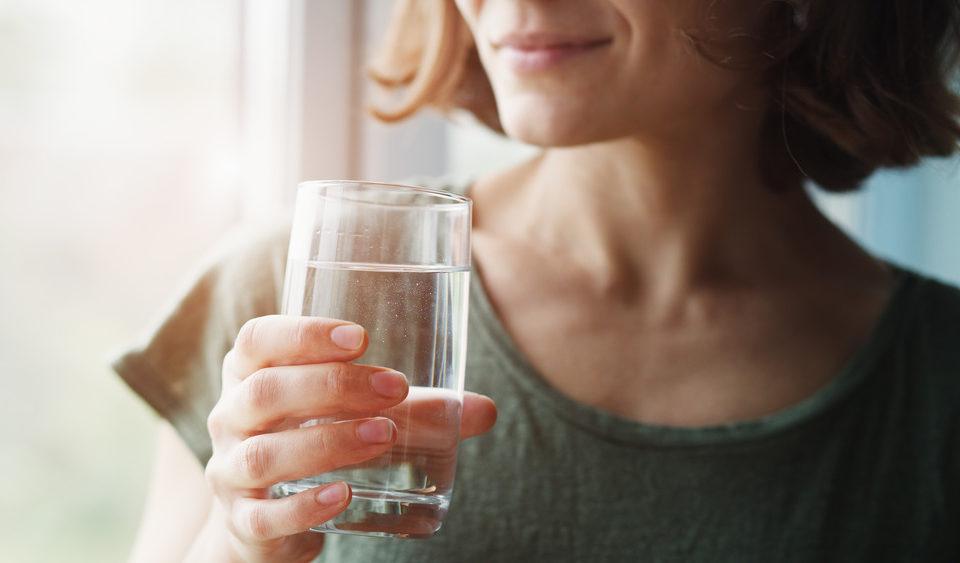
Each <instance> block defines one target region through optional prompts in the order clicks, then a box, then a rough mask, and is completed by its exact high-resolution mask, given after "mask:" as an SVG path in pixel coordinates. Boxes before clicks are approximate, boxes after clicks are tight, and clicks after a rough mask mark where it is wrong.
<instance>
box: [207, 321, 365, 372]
mask: <svg viewBox="0 0 960 563" xmlns="http://www.w3.org/2000/svg"><path fill="white" fill-rule="evenodd" d="M366 347H367V335H366V332H365V331H364V330H363V328H362V327H360V326H359V325H355V324H351V323H348V322H346V321H340V320H336V319H325V318H320V317H291V316H283V315H271V316H267V317H258V318H255V319H251V320H249V321H247V322H246V323H245V324H244V325H243V327H242V328H241V329H240V333H239V334H238V335H237V339H236V342H235V343H234V346H233V350H231V351H230V353H229V354H227V357H226V358H225V360H224V374H225V375H226V374H227V373H230V374H231V375H232V376H233V377H235V378H236V379H238V380H242V379H244V378H246V377H247V376H249V375H250V374H252V373H253V372H255V371H257V370H259V369H261V368H265V367H270V366H278V365H303V364H320V363H325V362H349V361H351V360H355V359H357V358H359V357H360V356H361V355H363V352H364V351H365V350H366Z"/></svg>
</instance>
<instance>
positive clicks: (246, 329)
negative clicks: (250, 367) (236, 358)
mask: <svg viewBox="0 0 960 563" xmlns="http://www.w3.org/2000/svg"><path fill="white" fill-rule="evenodd" d="M262 332H263V318H262V317H257V318H254V319H250V320H249V321H247V322H245V323H243V326H241V327H240V332H238V333H237V339H236V341H235V342H234V344H233V348H234V350H236V351H237V353H239V354H247V353H249V352H251V351H253V350H255V349H256V348H257V346H258V345H259V343H260V339H261V334H262Z"/></svg>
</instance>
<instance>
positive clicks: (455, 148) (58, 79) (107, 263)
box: [0, 0, 960, 562]
mask: <svg viewBox="0 0 960 563" xmlns="http://www.w3.org/2000/svg"><path fill="white" fill-rule="evenodd" d="M390 4H391V2H390V0H354V1H350V0H204V1H202V2H197V1H192V0H163V1H159V0H87V1H86V2H68V1H66V0H0V264H2V268H3V270H2V275H0V360H2V362H3V371H2V374H0V438H2V444H3V452H4V455H3V462H2V463H0V483H2V487H0V561H10V562H34V561H38V562H39V561H60V560H69V561H78V562H79V561H84V562H85V561H90V562H104V561H118V560H122V559H123V558H124V557H125V554H126V552H127V550H128V549H129V547H130V544H131V542H132V540H133V534H134V531H135V528H136V525H137V520H138V517H139V511H140V509H141V504H142V501H143V498H144V491H145V486H146V482H147V479H148V476H149V475H148V473H149V466H150V464H151V461H152V459H151V457H152V448H153V440H154V425H155V418H154V415H153V413H152V412H151V411H150V410H149V409H148V407H146V405H145V404H143V403H141V402H140V401H139V399H137V398H136V397H135V396H134V395H133V394H131V393H130V392H129V391H128V390H127V389H126V388H125V387H124V385H123V384H122V383H121V382H120V380H119V379H118V378H117V377H116V376H114V375H113V374H112V372H111V371H110V370H109V368H108V362H109V360H110V359H111V357H112V356H113V355H114V354H116V353H117V352H119V351H120V350H121V349H122V348H123V347H124V346H126V345H128V344H130V343H131V342H134V341H135V340H136V339H137V337H138V335H140V334H141V333H142V331H143V330H144V329H145V327H147V326H148V325H149V323H150V322H151V320H152V319H153V318H154V315H156V313H157V312H158V311H159V310H160V309H161V308H162V306H163V305H164V304H165V303H166V302H167V300H169V299H170V298H171V296H172V295H173V294H175V293H176V291H177V289H178V288H179V287H180V286H181V284H182V283H183V282H184V281H185V280H186V278H187V277H188V276H189V274H190V273H191V271H193V270H194V268H196V267H197V264H198V263H199V261H200V259H201V257H202V256H203V255H204V253H206V252H208V251H209V250H210V249H211V247H212V246H213V244H214V243H215V242H216V241H217V240H218V238H220V237H221V236H223V234H224V233H225V232H226V231H227V229H228V228H229V227H231V226H233V225H235V224H237V223H239V222H242V221H247V220H253V219H256V218H257V217H258V216H262V215H263V214H266V213H269V212H273V211H276V212H279V213H284V210H285V208H286V206H288V205H289V204H290V203H291V201H292V195H293V190H294V187H295V185H296V183H297V181H299V180H301V179H317V178H346V177H353V178H366V179H381V180H397V179H404V178H409V177H411V176H415V175H438V174H446V173H451V174H455V175H459V176H463V175H466V176H475V175H477V174H480V173H482V172H484V171H486V170H490V169H494V168H498V167H502V166H506V165H509V164H510V163H512V162H515V161H517V160H521V159H523V158H525V157H527V156H529V155H530V154H532V153H533V152H534V151H533V149H532V148H530V147H525V146H521V145H517V144H515V143H510V142H507V141H505V140H503V139H500V138H498V137H496V136H494V135H492V134H490V133H487V132H485V131H484V130H483V129H481V128H479V127H478V126H476V125H474V124H472V123H471V122H470V121H468V120H462V122H458V123H450V122H448V121H445V120H443V119H441V118H440V117H438V116H436V115H423V116H420V117H418V118H416V119H414V120H412V121H410V122H407V123H405V124H403V125H400V126H390V127H388V126H384V125H379V124H376V123H374V122H372V121H371V120H370V119H368V118H366V117H365V115H364V112H363V100H364V98H365V97H366V95H367V92H366V88H367V86H366V84H365V80H364V75H363V73H362V62H363V61H364V60H365V59H366V58H367V56H368V53H369V50H370V47H371V46H372V45H374V44H376V41H377V40H378V38H379V37H380V34H381V33H382V30H383V27H384V24H385V21H386V19H387V18H388V16H389V11H390ZM818 201H820V203H821V204H822V206H823V207H824V208H825V209H826V210H827V212H828V213H829V214H830V215H831V217H833V218H834V219H835V220H836V221H837V222H838V223H840V224H841V225H842V226H843V227H844V228H845V229H847V230H848V231H849V232H850V233H852V234H853V235H854V236H855V237H857V238H858V239H860V240H861V241H862V242H863V243H864V244H866V245H867V246H868V247H870V248H871V249H873V250H874V251H875V252H877V253H879V254H881V255H884V256H887V257H889V258H891V259H893V260H895V261H898V262H900V263H902V264H905V265H907V266H911V267H914V268H917V269H919V270H921V271H924V272H927V273H929V274H931V275H935V276H937V277H940V278H943V279H946V280H950V281H952V282H954V283H960V221H958V215H960V162H958V161H956V160H942V161H935V162H929V163H926V164H925V165H923V166H921V167H918V168H917V169H914V170H910V171H905V172H896V173H883V174H879V175H877V176H876V177H875V178H874V179H873V180H872V181H871V182H870V184H869V186H868V187H867V189H865V190H864V191H863V192H861V193H859V194H856V195H849V196H842V197H837V196H833V197H824V196H820V195H818Z"/></svg>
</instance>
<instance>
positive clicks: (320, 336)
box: [293, 317, 327, 349]
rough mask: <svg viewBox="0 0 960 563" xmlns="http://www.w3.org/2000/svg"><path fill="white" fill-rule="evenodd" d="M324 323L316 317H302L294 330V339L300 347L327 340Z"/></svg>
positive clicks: (311, 345) (314, 344)
mask: <svg viewBox="0 0 960 563" xmlns="http://www.w3.org/2000/svg"><path fill="white" fill-rule="evenodd" d="M326 336H327V331H326V330H325V328H324V323H323V322H322V321H321V320H320V319H318V318H314V317H300V318H299V319H298V322H297V327H296V329H295V330H294V331H293V339H294V342H295V344H296V346H297V348H298V349H302V348H306V347H313V346H316V345H317V344H319V343H321V342H323V341H324V340H326Z"/></svg>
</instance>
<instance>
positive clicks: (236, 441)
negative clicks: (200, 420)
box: [191, 316, 496, 562]
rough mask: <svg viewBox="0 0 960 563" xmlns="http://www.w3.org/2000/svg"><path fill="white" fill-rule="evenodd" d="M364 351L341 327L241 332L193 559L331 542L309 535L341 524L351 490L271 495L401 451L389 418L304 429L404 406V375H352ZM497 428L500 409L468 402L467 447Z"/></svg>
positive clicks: (273, 320) (272, 322)
mask: <svg viewBox="0 0 960 563" xmlns="http://www.w3.org/2000/svg"><path fill="white" fill-rule="evenodd" d="M366 346H367V338H366V334H365V332H364V330H363V329H362V328H361V327H359V326H357V325H353V324H350V323H347V322H344V321H338V320H331V319H322V318H316V317H286V316H270V317H261V318H258V319H253V320H251V321H249V322H248V323H246V324H245V325H244V326H243V328H242V329H241V330H240V334H239V336H237V340H236V342H235V344H234V347H233V349H232V350H231V351H230V352H229V353H228V354H227V356H226V357H225V358H224V364H223V390H222V393H221V396H220V400H219V401H218V402H217V405H216V406H215V407H214V409H213V411H212V412H211V413H210V417H209V420H208V428H209V431H210V437H211V439H212V440H213V457H212V458H211V459H210V462H209V464H208V465H207V470H206V477H207V481H208V483H209V485H210V487H211V489H212V491H213V494H214V496H215V501H214V508H213V509H212V510H211V514H210V517H209V518H208V521H207V523H206V525H205V527H204V530H203V531H202V532H201V534H200V536H199V537H198V538H197V541H196V542H195V544H194V547H193V550H192V551H191V557H195V558H196V559H197V560H205V561H213V560H226V561H274V562H282V561H310V560H312V559H313V558H314V557H316V556H317V554H318V553H319V552H320V549H321V548H322V546H323V538H324V536H323V534H317V533H311V532H307V530H308V529H309V528H310V527H312V526H316V525H318V524H320V523H323V522H325V521H327V520H329V519H331V518H333V517H334V516H336V515H337V514H339V513H340V512H342V511H343V510H344V509H345V508H346V506H347V505H348V504H349V502H350V495H351V491H350V488H349V487H348V486H347V485H346V483H343V482H339V483H333V484H328V485H324V486H322V487H318V488H316V489H312V490H307V491H303V492H300V493H298V494H295V495H292V496H289V497H285V498H281V499H271V498H269V487H270V486H271V485H273V484H275V483H277V482H279V481H286V480H292V479H299V478H303V477H309V476H313V475H318V474H321V473H325V472H328V471H332V470H335V469H337V468H340V467H343V466H347V465H352V464H356V463H359V462H362V461H365V460H368V459H371V458H374V457H376V456H378V455H380V454H382V453H384V452H386V451H387V450H389V449H390V448H391V447H392V446H393V444H394V442H395V440H396V439H397V425H396V423H395V421H393V420H391V419H390V418H386V417H363V416H361V417H360V418H358V419H356V420H349V421H343V422H333V423H328V424H318V425H315V426H309V427H304V428H300V427H299V425H300V423H301V422H303V421H305V420H309V419H311V418H318V417H324V416H330V415H334V414H342V413H345V412H356V413H371V412H380V411H386V410H388V409H390V408H391V407H394V406H396V405H398V404H400V403H401V402H402V401H403V400H404V399H405V398H406V397H407V393H408V391H409V387H408V384H407V381H406V378H405V377H404V376H403V375H402V374H399V373H397V372H394V371H390V370H388V369H386V368H379V367H371V366H363V365H357V364H352V363H350V362H351V361H352V360H355V359H357V358H359V357H360V356H361V355H362V354H363V352H364V350H365V349H366ZM438 408H440V407H439V405H438ZM416 410H419V409H414V412H416ZM388 414H389V413H388ZM495 420H496V407H495V406H494V404H493V401H491V400H490V399H489V398H487V397H484V396H481V395H476V394H473V393H465V394H464V403H463V415H462V423H461V436H462V437H463V438H468V437H470V436H474V435H476V434H480V433H483V432H486V431H487V430H488V429H489V428H490V427H491V426H493V423H494V421H495ZM400 423H401V424H404V422H400Z"/></svg>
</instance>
